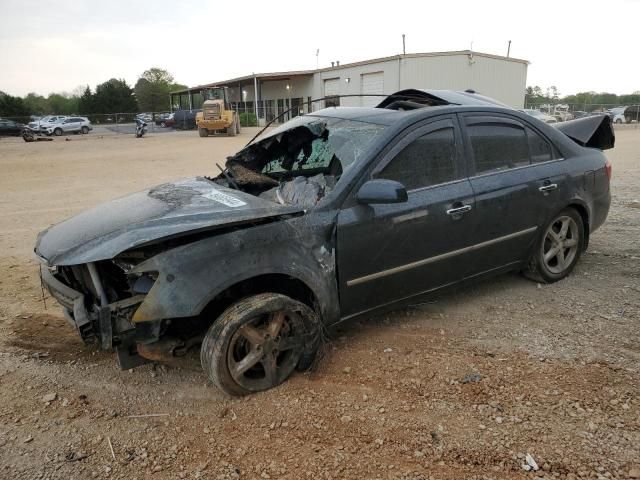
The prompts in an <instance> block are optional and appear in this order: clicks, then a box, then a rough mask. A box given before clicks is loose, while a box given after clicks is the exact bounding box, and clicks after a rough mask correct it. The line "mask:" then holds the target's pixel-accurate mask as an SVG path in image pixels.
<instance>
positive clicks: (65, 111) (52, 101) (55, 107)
mask: <svg viewBox="0 0 640 480" xmlns="http://www.w3.org/2000/svg"><path fill="white" fill-rule="evenodd" d="M78 101H79V98H78V97H74V96H71V95H69V94H68V93H65V92H63V93H50V94H49V96H48V97H47V103H48V104H49V113H52V114H59V115H73V114H77V113H78Z"/></svg>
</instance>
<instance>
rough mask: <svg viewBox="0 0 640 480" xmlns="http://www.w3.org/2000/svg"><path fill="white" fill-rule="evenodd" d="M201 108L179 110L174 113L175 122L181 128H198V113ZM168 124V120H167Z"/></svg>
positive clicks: (175, 126)
mask: <svg viewBox="0 0 640 480" xmlns="http://www.w3.org/2000/svg"><path fill="white" fill-rule="evenodd" d="M199 111H201V110H194V111H189V110H177V111H176V112H174V113H173V124H172V125H170V126H172V127H174V128H177V129H179V130H193V129H195V128H196V115H197V113H198V112H199ZM165 124H166V122H165ZM167 126H169V125H167Z"/></svg>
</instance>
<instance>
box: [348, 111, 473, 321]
mask: <svg viewBox="0 0 640 480" xmlns="http://www.w3.org/2000/svg"><path fill="white" fill-rule="evenodd" d="M461 140H462V138H461V133H460V130H459V127H458V124H457V120H456V118H455V116H447V117H439V118H438V119H437V120H435V121H431V122H428V123H426V124H423V125H420V126H418V127H414V128H413V129H412V130H411V131H410V132H407V133H406V134H405V135H404V136H403V137H402V138H401V139H400V140H399V141H398V142H397V143H396V144H395V145H394V146H392V147H391V148H390V149H389V150H387V152H386V153H384V154H383V155H382V156H381V158H380V159H379V160H378V162H377V163H376V165H375V166H374V168H373V170H372V172H371V174H368V175H366V178H365V179H363V180H366V179H369V178H381V179H388V180H396V181H398V182H400V183H402V184H403V185H405V187H406V188H407V192H408V200H407V201H406V202H404V203H397V204H387V205H361V204H358V203H357V202H356V201H355V199H353V198H352V199H351V200H350V201H347V203H346V204H345V207H344V208H343V209H342V210H341V211H340V212H339V214H338V227H337V265H338V281H339V289H340V303H341V311H342V315H343V317H348V316H352V315H355V314H357V313H360V312H363V311H366V310H370V309H372V308H375V307H377V306H382V305H385V304H390V303H393V302H394V301H396V300H401V299H407V298H410V297H413V296H416V295H418V294H420V293H423V292H427V291H430V290H433V289H436V288H438V287H440V286H442V285H445V284H448V283H451V282H454V281H456V280H458V279H460V278H462V277H463V276H464V274H465V271H466V269H467V263H468V258H467V254H466V252H465V247H467V246H468V245H469V244H470V243H472V235H470V234H469V232H470V230H471V225H472V223H473V216H474V208H473V191H472V189H471V185H470V183H469V180H468V179H467V176H466V171H465V169H464V162H463V159H462V143H461ZM354 196H355V192H354ZM349 202H350V203H349Z"/></svg>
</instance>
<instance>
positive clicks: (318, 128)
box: [216, 116, 385, 206]
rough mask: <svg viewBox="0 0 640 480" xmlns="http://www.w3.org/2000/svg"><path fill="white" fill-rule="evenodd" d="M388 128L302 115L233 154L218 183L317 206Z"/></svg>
mask: <svg viewBox="0 0 640 480" xmlns="http://www.w3.org/2000/svg"><path fill="white" fill-rule="evenodd" d="M384 128H385V126H383V125H377V124H372V123H366V122H359V121H354V120H345V119H340V118H326V117H314V116H304V117H298V118H296V119H294V120H292V121H290V122H287V123H286V124H284V125H282V126H281V127H279V128H277V129H275V130H273V131H271V132H269V133H268V134H266V135H263V136H262V137H260V138H259V139H258V140H257V141H256V142H254V143H252V144H250V145H248V146H247V147H246V148H244V149H243V150H241V151H240V152H238V153H237V154H236V155H235V156H233V157H229V158H228V160H227V163H226V169H225V170H224V172H223V173H222V174H221V175H220V176H218V177H217V179H216V181H217V182H218V183H221V184H223V185H225V186H229V187H230V188H237V189H239V190H242V191H244V192H247V193H250V194H252V195H257V196H260V197H262V198H265V199H267V200H270V201H273V202H277V203H280V204H283V205H293V204H299V205H304V206H313V205H315V204H316V203H317V202H318V201H319V200H320V199H321V198H323V197H324V196H326V195H327V194H328V193H329V192H330V191H331V190H332V189H333V188H334V187H335V186H336V184H337V183H338V181H339V180H340V177H341V176H342V174H343V173H344V172H345V171H346V170H348V169H349V168H350V167H352V166H353V165H354V164H355V163H356V162H357V161H358V159H359V158H360V157H361V156H362V154H363V153H364V152H365V150H366V149H367V148H368V147H369V145H370V144H371V142H372V141H373V139H374V138H376V136H378V135H379V134H380V132H382V130H384Z"/></svg>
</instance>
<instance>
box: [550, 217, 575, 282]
mask: <svg viewBox="0 0 640 480" xmlns="http://www.w3.org/2000/svg"><path fill="white" fill-rule="evenodd" d="M579 243H580V233H579V230H578V224H577V223H576V221H575V220H574V219H573V218H571V217H569V216H566V215H563V216H561V217H558V218H556V219H555V220H554V221H553V222H552V223H551V225H549V228H547V231H546V232H545V236H544V241H543V242H542V259H543V261H544V264H545V266H546V267H547V269H548V270H549V271H550V272H551V273H555V274H561V273H564V272H565V271H566V270H567V268H569V267H570V266H571V263H572V262H573V260H574V259H575V258H576V255H577V254H578V247H579V246H580V245H579Z"/></svg>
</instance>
